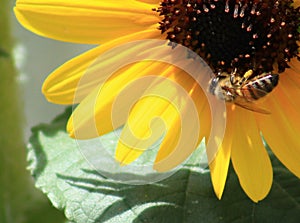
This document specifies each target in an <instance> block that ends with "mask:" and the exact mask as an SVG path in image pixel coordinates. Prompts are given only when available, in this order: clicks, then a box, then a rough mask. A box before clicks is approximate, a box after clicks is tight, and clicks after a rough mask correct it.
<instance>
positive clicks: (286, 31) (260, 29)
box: [15, 0, 300, 202]
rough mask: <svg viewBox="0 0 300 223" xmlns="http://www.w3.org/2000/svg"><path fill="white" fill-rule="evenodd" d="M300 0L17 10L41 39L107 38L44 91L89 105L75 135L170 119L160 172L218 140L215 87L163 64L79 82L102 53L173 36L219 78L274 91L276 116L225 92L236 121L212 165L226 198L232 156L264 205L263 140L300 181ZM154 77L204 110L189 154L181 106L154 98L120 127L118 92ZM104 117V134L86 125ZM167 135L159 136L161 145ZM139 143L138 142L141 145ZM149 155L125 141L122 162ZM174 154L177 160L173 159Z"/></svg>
mask: <svg viewBox="0 0 300 223" xmlns="http://www.w3.org/2000/svg"><path fill="white" fill-rule="evenodd" d="M299 4H300V1H299V0H295V1H292V0H282V1H278V0H262V1H258V0H253V1H250V0H238V1H235V0H234V1H233V0H190V1H188V0H163V1H154V0H123V1H109V0H107V1H97V0H84V1H83V0H72V1H71V0H70V1H66V0H17V3H16V7H15V15H16V17H17V19H18V20H19V22H20V23H21V24H22V25H23V26H24V27H26V28H27V29H29V30H30V31H32V32H34V33H36V34H38V35H41V36H45V37H48V38H52V39H56V40H61V41H67V42H74V43H85V44H101V45H100V46H98V47H96V48H94V49H92V50H90V51H88V52H86V53H84V54H82V55H79V56H78V57H76V58H73V59H72V60H70V61H68V62H66V63H65V64H63V65H62V66H61V67H59V68H58V69H56V70H55V71H54V72H53V73H51V74H50V76H49V77H48V78H47V80H46V81H45V83H44V85H43V93H44V94H45V96H46V98H47V99H48V100H49V101H50V102H53V103H58V104H79V105H78V107H77V108H76V110H75V111H74V112H73V114H72V116H71V117H70V119H69V122H68V125H67V131H68V132H69V133H70V136H71V137H74V138H80V139H87V138H93V137H97V136H99V135H103V134H105V133H108V132H110V131H112V130H113V129H114V128H115V127H119V126H120V125H121V124H124V123H125V126H124V129H123V132H122V134H121V138H122V137H124V138H126V137H127V136H128V135H129V134H130V133H131V131H132V132H134V134H135V135H136V136H137V138H138V139H145V138H147V137H148V136H149V134H151V130H150V129H149V125H148V123H149V122H150V121H151V119H152V118H153V117H157V116H159V117H162V118H163V120H165V125H166V126H167V132H166V134H165V136H164V140H163V142H162V144H161V145H160V149H159V151H158V154H157V157H156V160H155V163H154V168H155V169H157V170H158V171H164V170H168V169H170V168H173V167H174V166H176V165H178V164H179V163H181V162H182V161H183V160H185V159H186V158H187V157H188V156H189V155H190V153H191V152H192V151H193V150H194V149H195V148H196V147H197V144H198V143H199V142H200V141H201V140H202V139H203V138H204V137H205V138H207V137H209V134H210V131H211V125H212V123H211V121H210V116H211V113H210V107H209V105H208V102H207V99H206V97H205V93H204V92H203V90H202V89H201V87H199V85H197V83H196V81H195V80H194V79H193V78H191V77H190V76H189V75H188V74H187V73H186V72H185V71H183V70H181V69H179V68H178V67H176V66H172V65H170V64H166V63H164V62H154V61H141V62H136V63H133V64H129V65H127V66H125V67H122V68H121V69H119V70H117V71H116V72H115V73H114V74H113V75H112V76H111V77H110V78H109V79H108V80H106V79H105V78H106V77H103V78H99V79H97V80H96V81H95V80H93V81H92V80H90V82H88V81H87V82H85V83H84V84H83V85H80V87H79V88H78V84H79V82H80V80H81V78H82V77H83V76H84V74H85V72H86V71H87V69H88V68H89V67H90V66H91V64H92V63H94V61H95V60H96V58H97V57H99V55H103V54H104V53H105V52H106V51H108V50H109V49H112V48H114V47H116V46H118V45H121V44H124V43H127V42H130V41H136V40H144V39H158V40H169V41H171V42H173V43H175V44H181V45H183V46H185V47H186V48H189V49H190V50H192V51H193V52H195V53H197V54H198V55H200V56H201V57H202V58H203V59H204V60H205V62H206V63H207V64H208V65H209V67H210V68H211V69H212V71H213V72H214V74H215V78H216V80H218V79H221V78H223V79H224V78H225V79H226V78H227V79H229V77H230V82H231V84H232V85H233V86H236V82H237V85H239V84H240V88H239V90H240V91H241V89H242V87H243V85H242V83H243V81H244V82H245V79H247V81H248V82H247V83H248V86H249V87H250V88H251V87H252V90H251V89H250V90H249V89H248V91H249V94H250V96H249V97H252V98H253V97H255V94H256V93H257V92H253V88H254V89H255V90H257V89H259V88H263V87H266V86H267V87H269V89H268V90H267V91H268V92H269V93H268V94H267V96H266V97H264V98H265V100H264V101H263V108H264V109H266V111H268V112H259V111H255V109H250V110H249V109H245V108H244V107H241V106H237V105H236V104H235V103H233V102H235V101H234V99H235V98H236V97H239V96H241V95H240V94H241V93H240V92H231V91H225V89H226V86H222V87H221V93H223V96H224V94H227V95H228V94H229V95H230V96H231V99H224V98H223V99H224V100H226V107H227V116H226V123H227V124H226V125H227V126H226V130H225V135H224V138H223V140H222V141H221V144H220V147H219V150H218V152H217V154H216V156H215V157H214V159H213V160H212V162H211V163H210V164H209V167H210V171H211V179H212V183H213V187H214V190H215V193H216V195H217V197H218V198H221V196H222V193H223V190H224V187H225V182H226V177H227V172H228V166H229V163H230V160H231V162H232V164H233V167H234V170H235V171H236V173H237V175H238V178H239V181H240V184H241V186H242V188H243V189H244V191H245V193H246V194H247V195H248V196H249V197H250V198H251V199H252V200H253V201H255V202H257V201H259V200H262V199H263V198H264V197H265V196H266V195H267V194H268V192H269V190H270V188H271V184H272V177H273V172H272V166H271V162H270V159H269V156H268V152H267V150H266V149H265V146H264V142H263V140H262V136H263V138H264V139H265V141H266V142H267V143H268V145H269V146H270V148H271V149H272V151H273V153H274V154H275V155H276V156H277V157H278V159H279V160H280V161H281V162H282V163H283V164H284V165H285V166H286V167H287V168H288V169H289V170H290V171H291V172H292V173H294V174H295V175H296V176H297V177H300V158H299V155H298V154H299V152H300V140H299V136H300V125H299V123H300V110H299V107H300V99H299V97H298V96H299V95H300V74H299V72H300V64H299V60H298V59H299V56H298V47H299V46H298V41H299V33H298V27H299V15H300V14H299V8H298V6H299ZM147 47H148V48H147V49H148V52H150V53H153V54H155V53H157V54H159V52H158V51H156V49H155V48H154V47H152V46H151V45H149V46H147ZM173 47H175V48H176V46H175V45H173ZM139 52H140V48H139V47H136V48H134V47H133V49H131V50H130V52H129V51H126V52H123V53H120V54H118V55H110V56H107V57H106V58H104V59H103V61H101V68H103V69H104V68H105V67H109V66H112V65H114V64H115V63H118V61H120V60H122V59H124V58H126V57H128V56H129V55H131V56H132V55H134V54H138V53H139ZM163 56H167V55H163ZM149 73H151V74H159V75H158V76H159V77H163V78H167V79H170V80H172V81H174V82H176V83H178V85H180V86H182V87H183V89H185V90H186V92H188V95H189V97H190V98H191V99H192V100H193V103H194V105H195V107H196V109H197V112H198V118H199V122H200V123H201V129H200V131H199V132H198V133H197V140H196V142H197V143H196V144H193V145H192V146H191V148H187V149H186V151H184V152H183V151H179V152H178V151H174V147H175V144H176V143H177V142H178V140H179V135H180V134H181V133H180V120H179V118H178V117H179V116H180V115H179V114H178V111H177V110H176V109H174V103H173V104H172V103H170V102H166V101H165V100H160V99H158V98H157V97H152V96H151V94H150V96H149V97H144V98H143V99H141V100H140V101H138V102H136V103H135V104H134V106H133V107H132V109H131V110H130V112H129V116H128V118H127V120H126V119H124V118H123V119H122V120H120V121H119V122H120V123H118V124H117V126H116V125H113V124H112V120H111V117H110V115H111V112H112V110H111V109H112V105H113V102H114V100H115V99H116V97H117V95H118V93H119V92H120V91H121V90H122V89H124V86H125V85H126V84H127V83H130V82H131V81H132V80H135V79H138V78H140V77H147V76H148V75H149ZM232 78H235V79H236V80H234V81H233V80H231V79H232ZM263 78H264V79H263ZM227 79H226V80H227ZM235 81H236V82H235ZM151 83H152V85H153V88H151V89H150V90H149V88H147V91H150V93H151V92H152V91H153V92H165V91H167V92H168V93H169V96H168V98H171V99H173V100H178V97H177V95H176V94H177V91H176V89H175V90H174V89H173V88H172V86H169V83H168V82H157V83H156V82H155V81H154V82H153V81H152V82H151ZM255 84H256V86H254V85H255ZM99 85H101V86H102V90H101V95H102V96H101V100H96V101H95V100H94V98H97V95H96V96H95V91H93V90H94V89H95V88H97V87H99ZM250 85H251V86H250ZM252 85H253V86H254V87H253V86H252ZM262 86H263V87H262ZM153 89H154V90H153ZM166 89H167V90H166ZM257 91H258V92H259V90H257ZM153 92H152V93H153ZM211 93H213V94H214V91H211ZM235 94H236V95H235ZM75 95H76V96H75ZM215 96H217V95H215ZM256 96H257V95H256ZM264 96H265V95H264ZM259 97H261V96H259ZM91 104H93V106H94V104H95V111H93V112H91V111H89V109H91V108H94V107H90V106H91ZM253 110H254V111H253ZM186 112H187V111H183V112H182V114H183V115H185V114H187V113H186ZM265 113H267V114H265ZM75 119H76V120H77V121H75ZM94 122H95V123H96V132H94V131H86V130H87V129H89V126H90V125H91V124H93V123H94ZM129 126H130V127H129ZM192 130H193V129H192ZM191 132H193V131H191ZM158 137H159V136H157V137H154V138H155V139H154V141H155V140H157V139H158ZM140 141H142V140H140ZM151 142H153V141H151ZM132 143H133V144H134V145H136V144H139V141H134V142H132ZM140 144H143V143H140ZM147 145H148V144H147ZM144 146H145V145H144ZM142 147H143V145H142ZM141 153H142V150H134V148H133V147H132V146H130V145H128V144H126V143H123V142H122V141H120V143H119V145H118V147H117V149H116V159H117V160H119V161H120V162H121V163H123V164H128V163H130V162H132V161H133V160H135V159H136V158H137V157H138V156H139V155H140V154H141ZM172 153H175V154H176V156H173V155H172V156H171V155H170V154H172ZM168 156H171V157H173V158H172V159H171V161H170V160H169V163H167V164H166V165H164V166H160V165H159V162H160V161H161V160H163V159H166V157H168Z"/></svg>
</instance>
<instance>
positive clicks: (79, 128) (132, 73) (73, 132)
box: [67, 61, 169, 139]
mask: <svg viewBox="0 0 300 223" xmlns="http://www.w3.org/2000/svg"><path fill="white" fill-rule="evenodd" d="M168 66H169V65H168V64H166V63H161V62H153V61H142V62H138V63H136V64H131V65H127V66H125V67H123V68H122V69H120V70H118V71H117V72H116V73H115V74H114V75H113V76H112V77H111V79H110V80H109V81H106V82H105V83H104V84H103V85H102V86H98V87H96V88H95V89H94V90H93V91H92V92H91V93H90V94H89V95H88V96H87V97H86V98H84V100H83V101H82V102H81V103H80V104H79V105H78V107H77V108H76V109H75V111H74V112H73V113H72V116H71V118H70V120H69V122H68V124H67V131H68V132H69V134H70V136H71V137H75V138H77V139H88V138H94V137H98V136H99V135H103V134H105V133H108V132H110V131H112V130H114V129H115V128H118V127H120V126H121V125H123V124H124V123H125V121H126V117H127V112H128V111H127V110H126V109H125V108H127V107H128V106H130V105H132V103H133V101H134V100H135V98H136V97H137V96H138V95H140V94H142V92H143V91H145V90H146V89H147V87H148V85H149V83H147V82H145V81H143V79H141V82H139V83H138V84H139V85H138V86H137V87H133V90H130V89H132V88H131V87H132V84H133V83H135V82H134V81H135V80H138V79H139V78H141V77H143V76H147V75H153V74H155V73H160V72H161V70H165V69H167V67H168ZM126 89H129V90H127V91H125V90H126Z"/></svg>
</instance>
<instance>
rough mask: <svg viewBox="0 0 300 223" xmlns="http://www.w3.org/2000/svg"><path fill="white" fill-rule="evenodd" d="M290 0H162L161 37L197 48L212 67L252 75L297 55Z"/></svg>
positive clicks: (296, 23) (284, 64) (295, 20)
mask: <svg viewBox="0 0 300 223" xmlns="http://www.w3.org/2000/svg"><path fill="white" fill-rule="evenodd" d="M292 3H293V0H282V1H279V0H252V1H251V0H163V1H162V2H161V3H160V7H158V8H157V9H155V11H157V12H158V13H159V14H160V15H161V16H163V19H162V21H161V22H160V25H159V29H160V30H161V31H162V33H165V32H166V33H167V39H169V40H170V41H172V42H175V43H179V44H182V45H184V46H186V47H188V48H189V49H191V50H193V51H194V52H196V53H197V54H199V55H200V56H201V57H202V58H203V59H204V60H205V61H206V62H207V63H208V64H209V66H210V67H211V68H212V70H213V71H214V72H215V73H222V72H226V73H232V72H236V73H238V74H240V75H241V76H242V75H243V74H244V73H245V72H247V71H248V70H249V69H251V70H253V71H254V73H255V76H258V75H261V74H263V73H265V72H271V71H273V69H274V66H276V67H277V69H278V72H279V73H280V72H283V71H284V70H285V69H286V68H288V67H289V66H288V62H289V61H290V59H291V58H293V57H298V59H299V56H298V55H297V54H298V44H297V41H299V33H298V31H297V29H298V27H299V25H300V22H299V17H300V10H299V8H294V7H293V6H292Z"/></svg>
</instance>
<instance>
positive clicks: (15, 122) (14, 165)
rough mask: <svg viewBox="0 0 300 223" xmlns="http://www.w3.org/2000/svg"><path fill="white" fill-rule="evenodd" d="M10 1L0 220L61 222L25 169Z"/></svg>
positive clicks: (5, 19)
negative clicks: (13, 54)
mask: <svg viewBox="0 0 300 223" xmlns="http://www.w3.org/2000/svg"><path fill="white" fill-rule="evenodd" d="M10 3H11V0H1V6H0V222H1V223H35V222H41V219H42V222H45V223H50V222H51V223H54V222H55V223H58V222H62V221H64V217H63V215H62V213H61V212H58V211H57V210H55V209H54V208H52V207H50V205H49V202H48V201H47V200H46V198H45V197H44V196H42V194H41V192H39V191H37V190H36V189H35V188H34V185H33V181H32V179H31V177H30V174H29V171H27V170H26V166H27V164H26V150H25V144H24V140H23V134H22V133H23V132H22V127H23V124H24V123H23V109H22V106H21V105H20V102H21V100H22V99H24V98H22V94H20V92H19V89H18V81H17V73H16V70H15V69H14V62H13V57H12V46H13V42H12V38H11V32H10V27H9V24H10V21H9V16H10V13H11V11H12V8H11V4H10Z"/></svg>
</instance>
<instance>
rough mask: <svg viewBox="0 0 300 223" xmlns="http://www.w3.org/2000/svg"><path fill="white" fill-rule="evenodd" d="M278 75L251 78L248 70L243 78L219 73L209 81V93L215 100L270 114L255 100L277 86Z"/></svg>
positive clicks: (251, 72) (270, 74)
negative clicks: (214, 96)
mask: <svg viewBox="0 0 300 223" xmlns="http://www.w3.org/2000/svg"><path fill="white" fill-rule="evenodd" d="M278 80H279V75H278V74H273V73H272V72H268V73H262V74H260V75H258V76H253V70H248V71H247V72H245V74H244V75H243V76H239V75H237V74H236V70H234V71H233V72H232V73H231V74H228V73H219V74H217V75H216V76H215V77H213V78H212V79H211V80H210V85H209V92H210V93H212V94H214V95H216V97H217V98H219V99H221V100H225V101H226V102H231V103H234V104H236V105H239V106H241V107H243V108H246V109H248V110H251V111H255V112H259V113H263V114H270V112H269V111H268V110H266V109H264V108H262V107H261V106H259V105H257V103H256V102H257V100H259V99H260V98H262V97H264V96H266V95H267V94H268V93H270V92H271V91H272V90H273V89H274V88H275V87H276V86H277V84H278Z"/></svg>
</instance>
